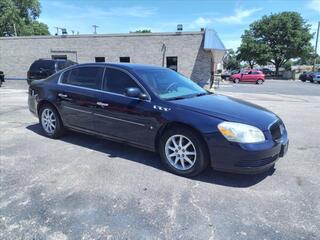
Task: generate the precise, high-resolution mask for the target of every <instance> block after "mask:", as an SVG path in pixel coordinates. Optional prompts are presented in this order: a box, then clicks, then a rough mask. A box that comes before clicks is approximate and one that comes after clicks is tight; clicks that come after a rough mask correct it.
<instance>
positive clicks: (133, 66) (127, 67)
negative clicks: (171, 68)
mask: <svg viewBox="0 0 320 240" xmlns="http://www.w3.org/2000/svg"><path fill="white" fill-rule="evenodd" d="M92 65H95V66H101V65H102V66H110V67H118V68H122V69H125V70H138V69H168V68H164V67H159V66H156V65H150V64H137V63H81V64H77V65H76V66H77V67H79V66H92Z"/></svg>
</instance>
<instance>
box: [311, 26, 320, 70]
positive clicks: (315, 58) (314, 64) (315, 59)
mask: <svg viewBox="0 0 320 240" xmlns="http://www.w3.org/2000/svg"><path fill="white" fill-rule="evenodd" d="M319 29H320V22H318V30H317V38H316V46H315V48H314V62H313V71H315V69H316V62H317V50H318V40H319Z"/></svg>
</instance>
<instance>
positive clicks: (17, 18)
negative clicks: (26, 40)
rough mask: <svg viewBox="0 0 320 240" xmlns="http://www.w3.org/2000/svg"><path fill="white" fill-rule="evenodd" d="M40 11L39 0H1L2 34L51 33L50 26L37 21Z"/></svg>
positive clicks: (0, 34) (0, 25) (0, 33)
mask: <svg viewBox="0 0 320 240" xmlns="http://www.w3.org/2000/svg"><path fill="white" fill-rule="evenodd" d="M40 13H41V7H40V2H39V0H1V1H0V36H5V35H9V36H13V35H15V34H17V35H18V36H28V35H49V34H50V33H49V30H48V26H47V25H46V24H44V23H40V22H38V21H36V19H37V18H38V17H39V15H40Z"/></svg>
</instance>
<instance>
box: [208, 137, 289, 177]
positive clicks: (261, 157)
mask: <svg viewBox="0 0 320 240" xmlns="http://www.w3.org/2000/svg"><path fill="white" fill-rule="evenodd" d="M206 141H207V144H208V147H209V152H210V159H211V166H212V168H213V169H216V170H220V171H225V172H234V173H252V174H255V173H261V172H264V171H267V170H268V169H270V168H271V167H273V166H274V164H275V163H276V161H278V160H279V158H281V157H283V156H284V155H285V154H286V153H287V151H288V146H289V139H288V137H287V134H286V133H285V134H284V135H283V136H282V137H281V138H280V139H278V140H272V139H267V140H266V141H265V142H263V143H256V144H240V143H234V142H229V141H227V140H226V139H225V138H224V137H223V136H222V135H221V134H220V133H215V134H209V135H207V136H206Z"/></svg>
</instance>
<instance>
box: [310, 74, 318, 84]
mask: <svg viewBox="0 0 320 240" xmlns="http://www.w3.org/2000/svg"><path fill="white" fill-rule="evenodd" d="M310 75H311V79H312V82H317V83H320V72H313V73H312V74H310ZM310 82H311V80H310Z"/></svg>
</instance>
